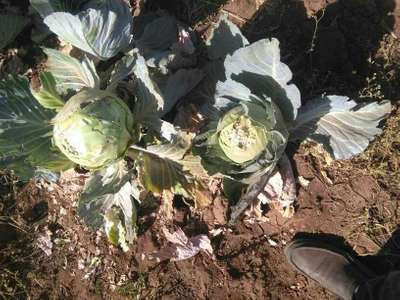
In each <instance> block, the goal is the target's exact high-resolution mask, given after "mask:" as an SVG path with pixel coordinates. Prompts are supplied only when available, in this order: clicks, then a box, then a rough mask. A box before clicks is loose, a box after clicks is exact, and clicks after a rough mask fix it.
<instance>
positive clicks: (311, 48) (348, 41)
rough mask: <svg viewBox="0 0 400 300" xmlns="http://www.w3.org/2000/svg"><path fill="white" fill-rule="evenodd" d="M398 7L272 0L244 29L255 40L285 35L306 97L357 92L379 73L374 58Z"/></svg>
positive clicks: (390, 0)
mask: <svg viewBox="0 0 400 300" xmlns="http://www.w3.org/2000/svg"><path fill="white" fill-rule="evenodd" d="M327 3H330V4H327ZM394 9H395V2H394V0H383V1H378V0H375V1H374V0H366V1H360V0H336V1H322V0H321V1H304V3H303V1H282V0H267V1H265V2H264V4H263V5H262V6H261V7H260V9H259V11H258V12H257V13H256V15H255V16H254V17H253V18H252V19H251V20H250V21H249V22H247V23H246V24H245V25H244V26H243V28H242V30H243V32H244V34H245V35H246V37H247V38H248V39H249V40H250V41H251V42H253V41H256V40H259V39H261V38H270V37H275V38H278V39H279V41H280V45H281V54H282V59H283V61H284V62H285V63H287V64H288V65H289V67H290V68H291V70H292V72H293V75H294V77H293V81H294V83H295V84H297V86H298V87H299V88H300V90H301V92H302V95H303V97H302V98H303V101H304V100H305V99H309V98H311V97H315V96H317V95H320V94H322V93H324V92H327V93H330V92H334V93H336V94H338V93H339V94H346V95H349V96H350V95H351V96H356V95H358V92H359V91H360V90H361V89H362V88H363V87H364V86H365V85H366V81H367V80H368V78H369V77H370V76H372V74H373V73H374V72H375V71H376V70H374V67H373V66H372V65H371V60H370V59H371V57H372V56H373V55H374V54H375V53H376V51H377V50H378V48H379V47H380V43H381V40H382V37H383V36H384V35H385V34H386V33H388V32H392V30H393V28H394V23H395V19H394V16H393V14H392V12H393V10H394ZM387 94H390V91H387Z"/></svg>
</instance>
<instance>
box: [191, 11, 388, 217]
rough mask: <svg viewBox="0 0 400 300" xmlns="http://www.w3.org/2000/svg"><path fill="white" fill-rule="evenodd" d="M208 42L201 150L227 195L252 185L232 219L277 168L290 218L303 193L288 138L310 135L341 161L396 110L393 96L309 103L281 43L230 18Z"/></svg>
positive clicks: (358, 149) (198, 148)
mask: <svg viewBox="0 0 400 300" xmlns="http://www.w3.org/2000/svg"><path fill="white" fill-rule="evenodd" d="M207 47H208V56H209V59H210V63H209V64H208V65H207V66H206V68H205V69H206V72H207V82H206V84H204V86H203V91H204V93H203V94H204V95H205V96H206V98H207V99H208V103H207V104H206V105H204V107H203V108H202V109H203V114H204V116H206V117H207V119H208V124H207V125H206V126H205V127H204V128H203V130H202V133H201V134H200V135H198V136H197V137H196V139H195V142H194V144H195V152H196V153H197V154H198V155H200V156H201V158H202V163H203V165H204V167H205V168H206V169H207V170H208V172H209V174H211V175H214V174H216V175H218V174H220V175H223V176H224V177H225V178H226V179H228V180H226V181H225V186H224V188H225V189H226V191H227V194H229V190H230V189H231V190H232V186H233V185H235V184H236V185H237V184H238V183H241V184H243V185H245V186H246V190H245V193H244V195H243V196H242V197H241V199H240V200H239V202H238V204H237V205H236V206H235V207H233V208H232V213H231V219H232V221H235V220H236V219H237V218H238V216H239V215H240V214H241V213H242V212H243V210H244V209H245V208H246V207H247V205H248V204H249V203H251V201H254V199H255V198H256V197H257V195H258V194H259V193H260V192H261V191H262V190H263V189H264V187H265V186H266V184H268V180H269V178H270V177H271V175H272V173H273V172H274V170H275V169H276V166H278V169H281V173H282V175H285V176H283V180H284V188H283V193H282V195H281V198H280V202H281V204H282V207H283V210H284V214H285V215H287V216H289V215H291V211H292V210H293V201H294V200H295V196H296V191H295V182H294V178H293V172H292V170H291V167H290V162H289V160H288V158H287V157H286V155H285V148H286V145H287V143H288V142H290V141H298V140H300V141H303V140H306V139H310V140H313V141H315V142H318V143H320V144H321V145H322V146H323V147H324V148H325V149H326V150H327V151H328V152H329V153H330V154H331V155H332V156H333V158H334V159H349V158H351V157H352V156H353V155H356V154H358V153H360V152H362V151H363V150H364V149H365V148H366V147H367V146H368V143H369V141H371V140H372V139H373V138H374V137H375V136H376V135H377V134H379V133H381V129H379V128H378V125H379V122H380V121H381V120H383V119H384V118H385V117H387V116H388V114H389V113H390V111H391V104H390V102H389V101H381V102H368V103H358V102H356V101H354V100H351V99H349V98H347V97H345V96H337V95H321V96H320V97H317V98H316V99H310V100H308V101H307V102H306V104H305V105H303V106H302V105H301V99H300V92H299V90H298V88H297V87H296V86H295V85H294V84H293V83H291V79H292V73H291V71H290V69H289V67H288V66H287V65H286V64H284V63H283V62H281V60H280V49H279V42H278V40H277V39H274V38H273V39H262V40H259V41H257V42H255V43H252V44H250V43H249V42H248V41H247V39H246V38H245V37H244V36H243V35H242V34H241V32H240V30H239V29H238V28H237V27H236V26H235V25H234V24H232V23H231V22H230V21H228V20H227V19H226V17H222V18H221V19H220V21H219V22H218V24H217V25H216V26H215V28H214V30H213V32H212V34H211V35H210V38H209V39H208V40H207ZM236 194H237V193H236ZM239 195H240V192H239Z"/></svg>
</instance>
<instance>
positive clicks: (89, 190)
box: [78, 160, 136, 242]
mask: <svg viewBox="0 0 400 300" xmlns="http://www.w3.org/2000/svg"><path fill="white" fill-rule="evenodd" d="M131 177H132V170H127V167H126V162H125V161H123V160H121V161H119V162H116V163H114V164H112V165H109V166H108V167H107V168H104V169H102V170H99V171H96V172H94V173H93V174H92V175H91V176H90V178H89V179H88V180H87V181H86V184H85V187H84V189H83V192H82V195H81V198H80V200H79V204H78V214H79V216H80V217H81V218H82V219H83V220H84V221H85V223H86V224H87V225H89V226H90V227H92V228H94V229H99V228H100V227H101V226H102V225H103V223H104V217H103V216H104V214H105V213H106V212H107V211H108V210H110V209H111V208H112V207H113V206H118V207H120V208H121V210H122V212H123V214H124V223H125V228H126V239H127V240H128V241H129V242H132V241H133V240H134V239H135V238H136V207H135V204H134V202H133V199H132V196H131V195H132V193H133V187H132V184H131V182H130V180H131Z"/></svg>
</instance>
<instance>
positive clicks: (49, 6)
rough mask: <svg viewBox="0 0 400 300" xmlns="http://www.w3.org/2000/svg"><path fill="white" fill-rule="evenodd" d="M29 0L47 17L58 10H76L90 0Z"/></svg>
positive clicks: (42, 15)
mask: <svg viewBox="0 0 400 300" xmlns="http://www.w3.org/2000/svg"><path fill="white" fill-rule="evenodd" d="M29 2H30V3H31V5H32V7H33V8H34V9H35V10H36V11H37V12H38V13H39V14H40V16H41V17H42V18H45V17H47V16H48V15H50V14H51V13H53V12H57V11H66V12H71V13H73V12H76V11H77V10H78V9H80V8H81V7H82V5H83V4H85V3H86V2H88V0H30V1H29Z"/></svg>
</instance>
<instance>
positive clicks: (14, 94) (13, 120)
mask: <svg viewBox="0 0 400 300" xmlns="http://www.w3.org/2000/svg"><path fill="white" fill-rule="evenodd" d="M54 115H55V113H54V112H53V111H51V110H47V109H45V108H43V107H41V106H40V104H39V103H38V102H37V101H36V99H35V98H34V97H33V95H32V94H31V91H30V88H29V83H28V81H27V80H26V79H25V78H24V77H22V76H9V77H7V78H6V79H4V80H2V81H0V157H1V158H0V167H1V168H8V169H12V170H14V171H15V172H16V173H17V175H19V176H20V177H21V179H22V180H27V179H29V178H30V177H31V176H33V175H34V171H35V169H36V167H43V168H47V169H51V170H55V171H60V170H64V169H68V168H70V167H71V166H72V164H71V162H69V161H68V160H67V159H66V158H65V157H64V156H63V155H62V154H61V153H60V152H59V151H58V150H57V149H56V147H54V146H53V144H52V140H51V139H52V125H51V123H50V122H51V119H52V118H53V117H54Z"/></svg>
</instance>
